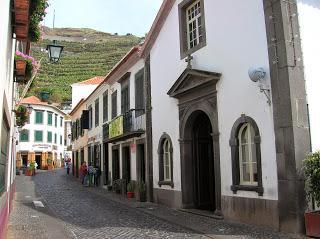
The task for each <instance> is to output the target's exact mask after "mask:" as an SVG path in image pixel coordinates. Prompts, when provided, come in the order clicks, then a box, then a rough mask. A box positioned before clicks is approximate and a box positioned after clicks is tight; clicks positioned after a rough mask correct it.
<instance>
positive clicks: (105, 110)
mask: <svg viewBox="0 0 320 239" xmlns="http://www.w3.org/2000/svg"><path fill="white" fill-rule="evenodd" d="M107 120H108V92H107V91H106V92H105V93H104V94H103V122H105V121H107Z"/></svg>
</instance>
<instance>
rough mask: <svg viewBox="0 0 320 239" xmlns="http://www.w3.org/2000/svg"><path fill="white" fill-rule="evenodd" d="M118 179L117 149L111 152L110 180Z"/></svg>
mask: <svg viewBox="0 0 320 239" xmlns="http://www.w3.org/2000/svg"><path fill="white" fill-rule="evenodd" d="M117 179H120V161H119V149H114V150H112V180H113V181H114V180H117Z"/></svg>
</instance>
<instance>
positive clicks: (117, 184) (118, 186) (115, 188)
mask: <svg viewBox="0 0 320 239" xmlns="http://www.w3.org/2000/svg"><path fill="white" fill-rule="evenodd" d="M120 180H121V179H117V180H114V181H113V182H112V190H113V191H114V192H116V193H118V194H120V193H121V183H120Z"/></svg>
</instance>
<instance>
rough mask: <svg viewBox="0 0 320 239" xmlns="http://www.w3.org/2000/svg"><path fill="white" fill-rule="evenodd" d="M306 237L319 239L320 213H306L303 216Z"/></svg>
mask: <svg viewBox="0 0 320 239" xmlns="http://www.w3.org/2000/svg"><path fill="white" fill-rule="evenodd" d="M304 217H305V224H306V235H307V236H309V237H317V238H320V211H315V212H306V213H305V214H304Z"/></svg>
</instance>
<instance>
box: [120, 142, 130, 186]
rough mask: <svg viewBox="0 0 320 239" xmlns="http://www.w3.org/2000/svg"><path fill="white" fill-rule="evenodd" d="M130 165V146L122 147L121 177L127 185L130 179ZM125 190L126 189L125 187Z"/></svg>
mask: <svg viewBox="0 0 320 239" xmlns="http://www.w3.org/2000/svg"><path fill="white" fill-rule="evenodd" d="M130 169H131V165H130V147H129V146H127V147H123V148H122V178H123V179H124V180H125V184H126V185H127V184H128V183H129V182H130V180H131V172H130ZM125 190H126V189H125Z"/></svg>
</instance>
